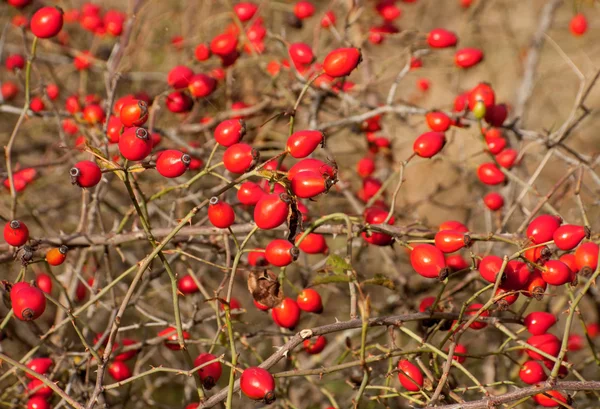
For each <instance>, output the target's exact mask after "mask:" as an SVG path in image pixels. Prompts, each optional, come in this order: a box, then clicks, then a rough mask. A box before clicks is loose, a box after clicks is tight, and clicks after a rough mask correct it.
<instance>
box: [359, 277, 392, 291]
mask: <svg viewBox="0 0 600 409" xmlns="http://www.w3.org/2000/svg"><path fill="white" fill-rule="evenodd" d="M363 284H365V285H380V286H382V287H385V288H389V289H390V290H395V289H396V286H395V285H394V282H393V281H392V280H390V279H389V278H387V277H386V276H384V275H383V274H375V277H373V278H369V279H368V280H365V281H363Z"/></svg>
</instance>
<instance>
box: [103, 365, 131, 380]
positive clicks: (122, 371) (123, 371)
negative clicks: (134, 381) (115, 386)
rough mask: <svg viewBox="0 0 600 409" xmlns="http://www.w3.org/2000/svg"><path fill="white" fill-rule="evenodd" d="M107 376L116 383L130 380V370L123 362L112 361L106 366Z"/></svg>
mask: <svg viewBox="0 0 600 409" xmlns="http://www.w3.org/2000/svg"><path fill="white" fill-rule="evenodd" d="M108 374H109V375H110V376H111V378H113V379H114V380H115V381H117V382H121V381H124V380H125V379H128V378H131V375H132V373H131V369H129V367H128V366H127V364H126V363H125V362H123V361H114V362H112V363H111V364H109V365H108Z"/></svg>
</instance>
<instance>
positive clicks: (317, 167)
mask: <svg viewBox="0 0 600 409" xmlns="http://www.w3.org/2000/svg"><path fill="white" fill-rule="evenodd" d="M306 170H312V171H316V172H318V173H320V174H321V175H328V176H330V177H334V176H335V171H334V169H333V167H331V166H330V165H328V164H327V163H325V162H323V161H322V160H319V159H312V158H307V159H302V160H301V161H298V162H297V163H296V164H295V165H294V166H292V167H291V168H290V169H289V170H288V179H289V180H292V179H293V178H294V177H295V176H296V174H298V173H300V172H303V171H306Z"/></svg>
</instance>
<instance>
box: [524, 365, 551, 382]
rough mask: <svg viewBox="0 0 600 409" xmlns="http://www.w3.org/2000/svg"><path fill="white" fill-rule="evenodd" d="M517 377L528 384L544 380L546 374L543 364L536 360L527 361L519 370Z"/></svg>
mask: <svg viewBox="0 0 600 409" xmlns="http://www.w3.org/2000/svg"><path fill="white" fill-rule="evenodd" d="M519 378H521V380H522V381H523V382H525V383H526V384H528V385H534V384H536V383H540V382H544V381H545V380H546V379H548V375H546V372H545V371H544V366H543V365H542V364H540V363H539V362H537V361H527V362H525V363H524V364H523V366H521V370H519Z"/></svg>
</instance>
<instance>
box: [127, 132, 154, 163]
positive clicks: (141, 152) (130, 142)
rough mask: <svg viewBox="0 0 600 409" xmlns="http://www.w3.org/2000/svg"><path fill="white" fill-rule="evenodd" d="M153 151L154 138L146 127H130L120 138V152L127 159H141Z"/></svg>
mask: <svg viewBox="0 0 600 409" xmlns="http://www.w3.org/2000/svg"><path fill="white" fill-rule="evenodd" d="M151 151H152V139H150V136H149V135H148V131H146V130H145V129H144V128H128V129H126V130H125V131H124V132H123V134H121V137H120V138H119V152H121V155H123V157H124V158H125V159H128V160H131V161H139V160H143V159H145V158H146V157H147V156H148V155H150V152H151Z"/></svg>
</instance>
